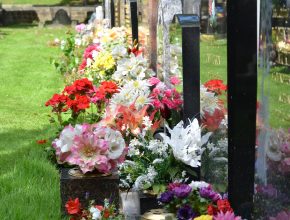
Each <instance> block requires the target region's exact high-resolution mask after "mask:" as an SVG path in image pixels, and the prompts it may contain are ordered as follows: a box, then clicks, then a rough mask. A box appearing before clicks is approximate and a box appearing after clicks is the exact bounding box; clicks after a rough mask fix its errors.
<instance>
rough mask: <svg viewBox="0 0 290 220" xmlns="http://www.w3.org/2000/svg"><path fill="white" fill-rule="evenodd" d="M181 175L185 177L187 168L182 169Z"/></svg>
mask: <svg viewBox="0 0 290 220" xmlns="http://www.w3.org/2000/svg"><path fill="white" fill-rule="evenodd" d="M181 176H182V178H184V177H185V176H186V171H185V170H183V171H182V173H181Z"/></svg>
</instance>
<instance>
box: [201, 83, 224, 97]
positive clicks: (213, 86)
mask: <svg viewBox="0 0 290 220" xmlns="http://www.w3.org/2000/svg"><path fill="white" fill-rule="evenodd" d="M204 86H205V87H206V88H207V89H208V90H209V91H212V92H215V93H217V94H219V95H220V94H221V93H222V91H226V90H227V86H226V85H225V84H223V81H222V80H220V79H212V80H209V81H207V82H206V83H205V84H204Z"/></svg>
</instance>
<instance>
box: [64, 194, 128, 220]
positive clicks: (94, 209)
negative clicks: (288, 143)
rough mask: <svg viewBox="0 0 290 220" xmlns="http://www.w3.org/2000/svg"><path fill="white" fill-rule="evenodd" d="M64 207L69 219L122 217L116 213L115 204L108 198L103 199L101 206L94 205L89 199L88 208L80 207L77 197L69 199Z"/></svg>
mask: <svg viewBox="0 0 290 220" xmlns="http://www.w3.org/2000/svg"><path fill="white" fill-rule="evenodd" d="M65 208H66V211H67V214H68V216H69V217H70V220H104V219H115V220H117V219H122V216H121V215H118V214H117V209H116V207H115V205H114V204H112V203H110V201H109V200H108V199H105V201H104V205H103V206H102V205H95V204H94V201H91V202H90V205H89V208H88V209H85V208H84V207H82V204H81V203H80V201H79V198H76V199H70V200H69V201H67V203H66V204H65Z"/></svg>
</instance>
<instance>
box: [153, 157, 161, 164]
mask: <svg viewBox="0 0 290 220" xmlns="http://www.w3.org/2000/svg"><path fill="white" fill-rule="evenodd" d="M163 161H164V160H163V159H160V158H157V159H155V160H153V162H152V164H158V163H163Z"/></svg>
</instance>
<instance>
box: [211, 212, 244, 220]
mask: <svg viewBox="0 0 290 220" xmlns="http://www.w3.org/2000/svg"><path fill="white" fill-rule="evenodd" d="M213 219H214V220H242V218H241V217H240V216H235V214H234V213H233V212H229V211H227V212H219V213H218V214H217V215H216V216H214V217H213Z"/></svg>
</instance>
